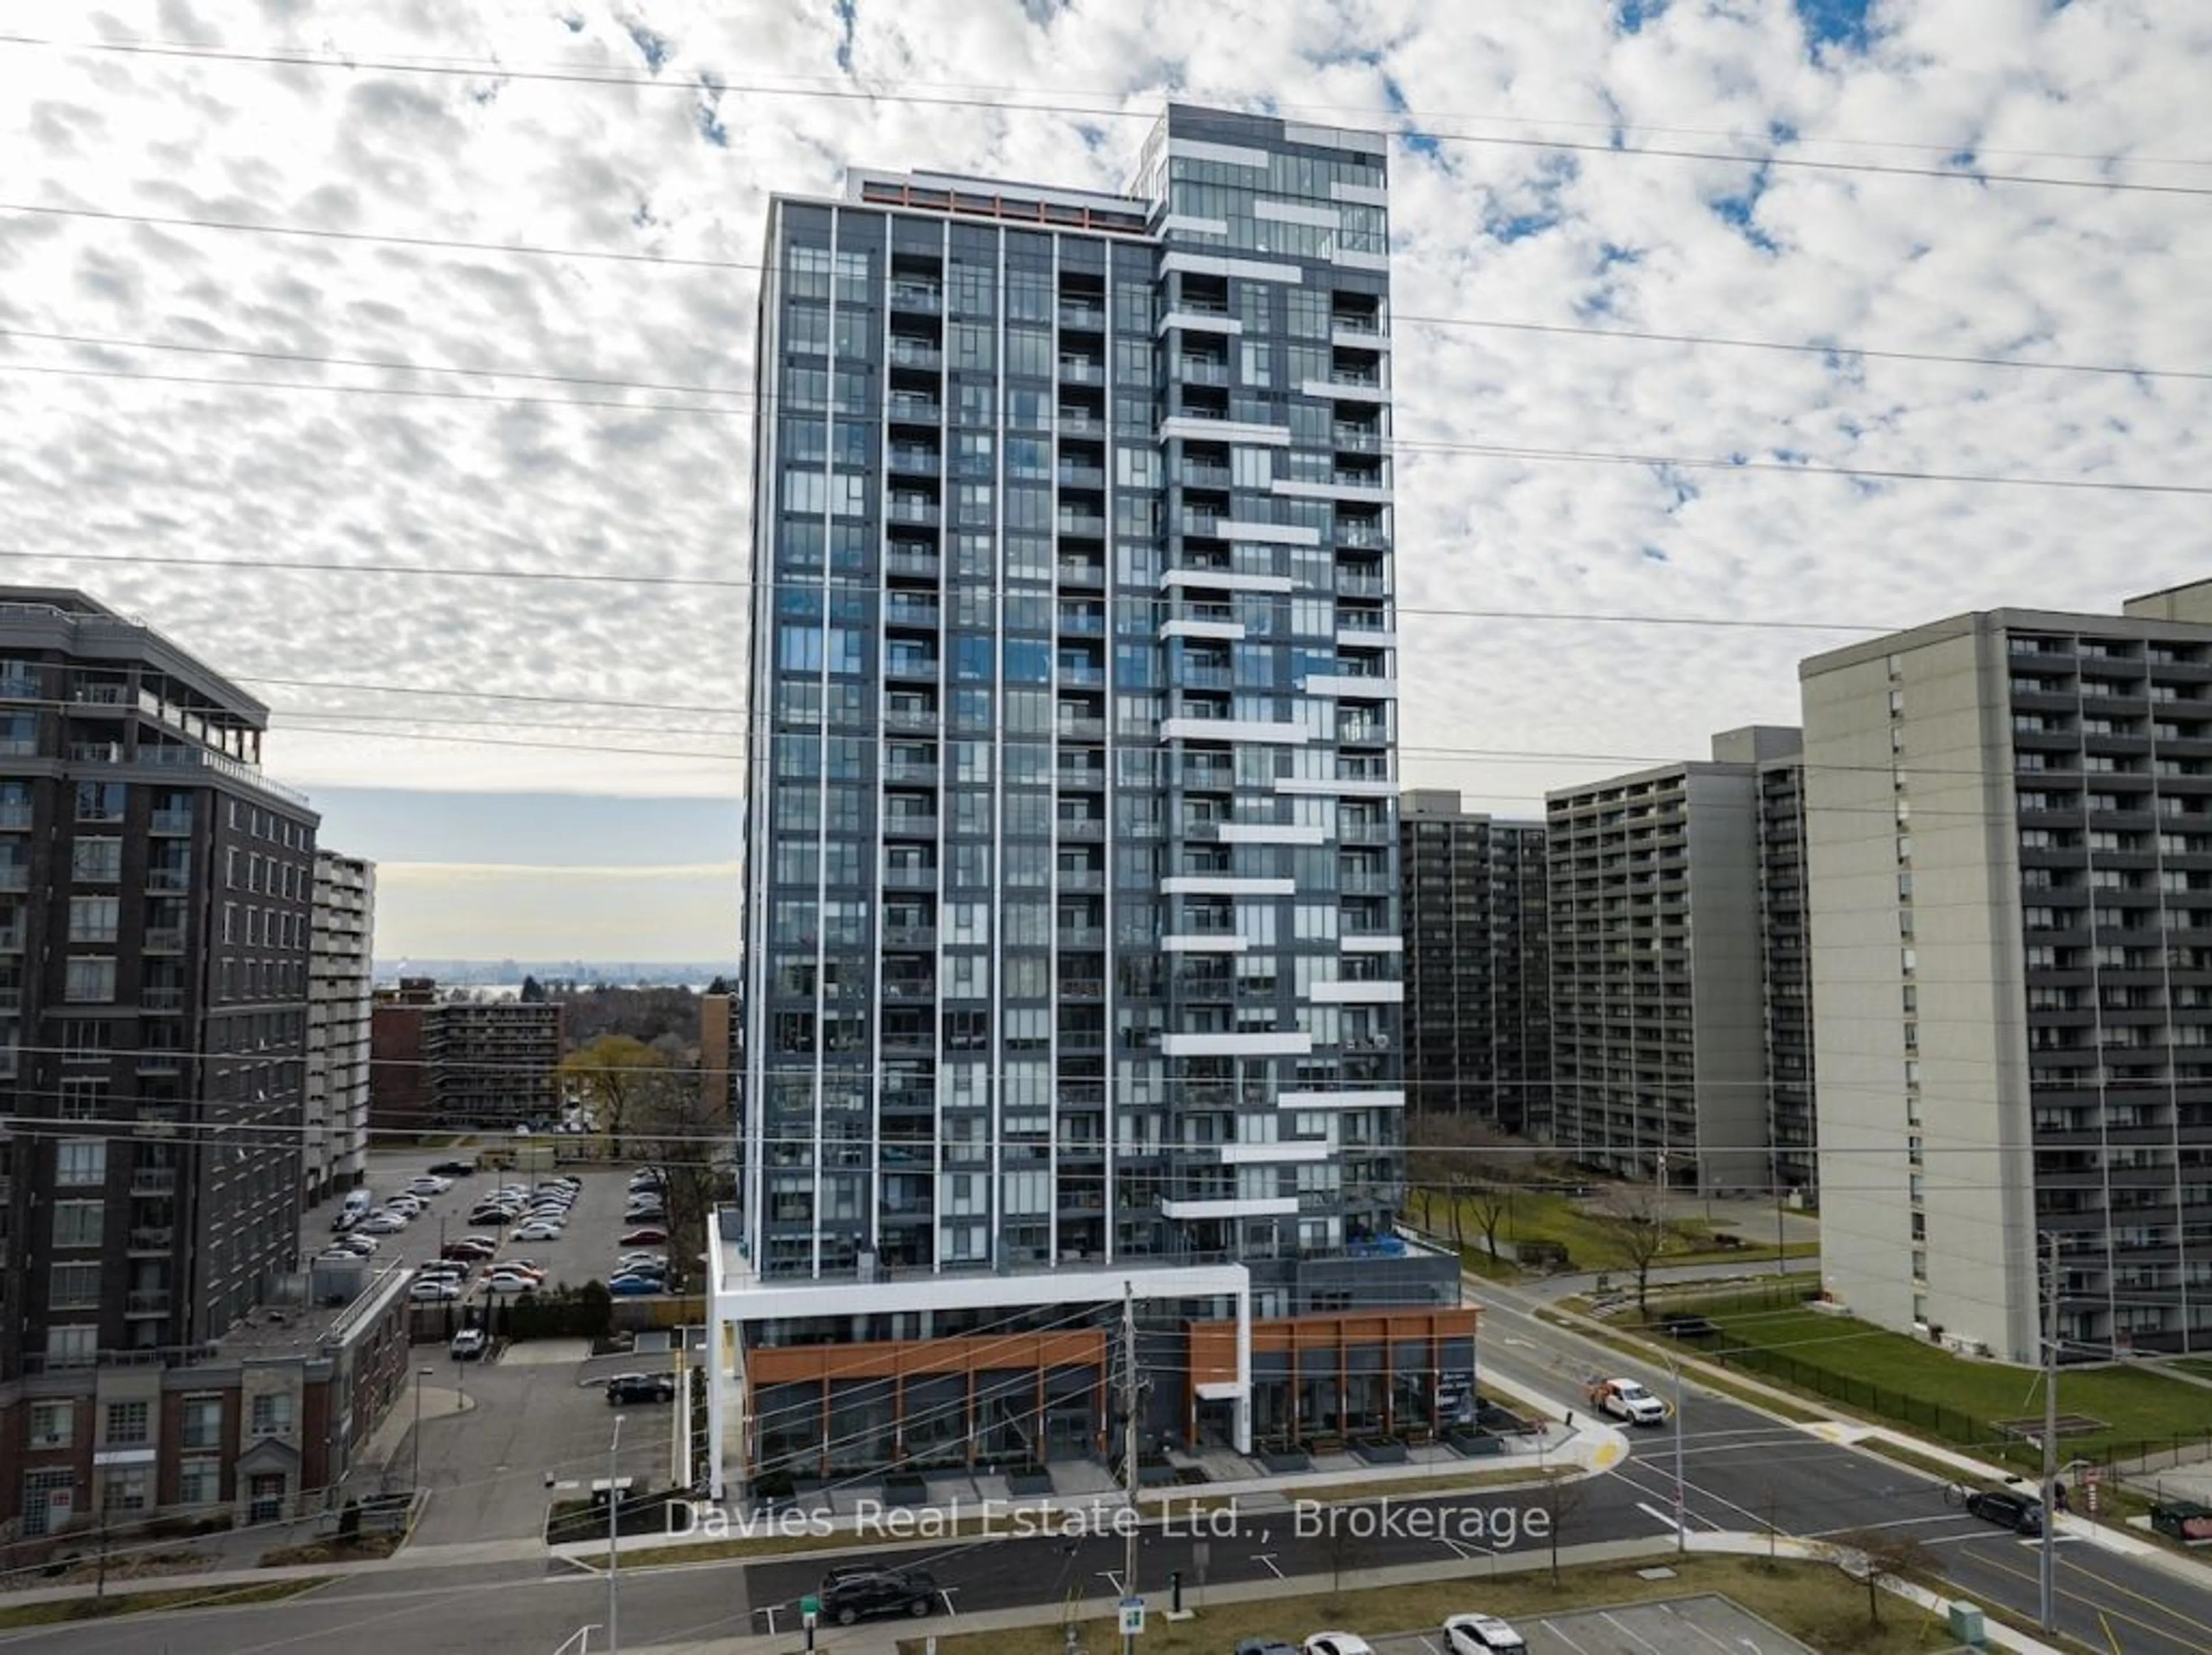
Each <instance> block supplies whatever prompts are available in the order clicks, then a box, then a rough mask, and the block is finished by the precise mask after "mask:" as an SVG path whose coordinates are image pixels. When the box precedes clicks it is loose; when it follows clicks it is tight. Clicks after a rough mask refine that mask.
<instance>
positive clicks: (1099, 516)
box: [1060, 511, 1106, 540]
mask: <svg viewBox="0 0 2212 1655" xmlns="http://www.w3.org/2000/svg"><path fill="white" fill-rule="evenodd" d="M1060 532H1061V533H1062V534H1079V535H1083V536H1085V537H1086V538H1091V539H1094V540H1096V539H1098V538H1102V537H1103V535H1104V534H1105V532H1106V514H1105V513H1103V512H1090V511H1063V512H1061V513H1060Z"/></svg>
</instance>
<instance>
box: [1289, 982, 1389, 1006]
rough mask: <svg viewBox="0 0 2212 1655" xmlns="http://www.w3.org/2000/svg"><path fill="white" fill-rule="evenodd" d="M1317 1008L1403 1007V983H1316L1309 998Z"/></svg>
mask: <svg viewBox="0 0 2212 1655" xmlns="http://www.w3.org/2000/svg"><path fill="white" fill-rule="evenodd" d="M1309 997H1310V999H1311V1000H1312V1001H1313V1003H1314V1004H1315V1005H1316V1006H1402V1005H1404V1004H1405V1003H1406V985H1405V984H1404V983H1342V982H1339V983H1315V984H1314V985H1313V991H1312V993H1311V995H1310V996H1309Z"/></svg>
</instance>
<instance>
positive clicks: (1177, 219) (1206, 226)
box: [1160, 213, 1229, 235]
mask: <svg viewBox="0 0 2212 1655" xmlns="http://www.w3.org/2000/svg"><path fill="white" fill-rule="evenodd" d="M1160 229H1161V231H1162V232H1163V233H1164V234H1168V235H1226V234H1229V221H1228V220H1227V219H1225V218H1200V217H1198V216H1195V215H1194V214H1191V213H1170V214H1169V215H1168V216H1166V217H1165V218H1164V219H1162V220H1161V221H1160Z"/></svg>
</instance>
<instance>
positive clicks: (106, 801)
mask: <svg viewBox="0 0 2212 1655" xmlns="http://www.w3.org/2000/svg"><path fill="white" fill-rule="evenodd" d="M123 800H124V789H123V783H122V782H78V783H77V784H76V819H77V820H78V821H80V822H119V821H121V820H122V819H123Z"/></svg>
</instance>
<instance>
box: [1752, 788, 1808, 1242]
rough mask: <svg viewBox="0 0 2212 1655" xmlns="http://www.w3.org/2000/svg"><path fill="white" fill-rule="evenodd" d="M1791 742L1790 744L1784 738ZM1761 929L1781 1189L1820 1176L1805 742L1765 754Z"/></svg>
mask: <svg viewBox="0 0 2212 1655" xmlns="http://www.w3.org/2000/svg"><path fill="white" fill-rule="evenodd" d="M1784 745H1785V746H1786V745H1787V744H1784ZM1757 770H1758V774H1757V779H1756V787H1757V790H1758V796H1759V939H1760V941H1761V943H1762V945H1763V946H1764V949H1765V981H1764V989H1763V991H1764V1009H1765V1037H1766V1042H1765V1044H1766V1117H1767V1142H1768V1145H1769V1146H1770V1147H1771V1152H1772V1170H1773V1189H1774V1193H1775V1194H1776V1196H1778V1197H1780V1196H1796V1197H1798V1198H1800V1199H1804V1198H1808V1197H1810V1196H1813V1195H1814V1185H1815V1184H1816V1183H1818V1182H1819V1177H1820V1165H1819V1157H1818V1155H1817V1154H1816V1153H1815V1151H1814V1145H1815V1141H1816V1133H1815V1130H1814V1116H1813V953H1812V949H1811V946H1810V945H1809V940H1808V927H1807V921H1806V902H1807V895H1808V893H1807V891H1806V887H1805V763H1804V756H1803V753H1802V750H1799V751H1783V752H1779V753H1777V754H1775V755H1773V756H1771V757H1769V758H1762V759H1759V761H1757Z"/></svg>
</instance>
